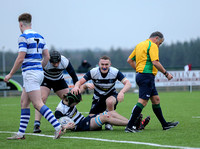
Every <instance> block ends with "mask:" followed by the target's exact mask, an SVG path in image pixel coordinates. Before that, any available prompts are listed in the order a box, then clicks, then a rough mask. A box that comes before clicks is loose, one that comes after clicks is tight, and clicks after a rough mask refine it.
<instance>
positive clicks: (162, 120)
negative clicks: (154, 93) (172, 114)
mask: <svg viewBox="0 0 200 149" xmlns="http://www.w3.org/2000/svg"><path fill="white" fill-rule="evenodd" d="M152 109H153V112H154V113H155V115H156V117H157V118H158V120H159V121H160V123H161V124H162V126H166V125H167V122H166V121H165V118H164V117H163V114H162V110H161V107H160V104H152Z"/></svg>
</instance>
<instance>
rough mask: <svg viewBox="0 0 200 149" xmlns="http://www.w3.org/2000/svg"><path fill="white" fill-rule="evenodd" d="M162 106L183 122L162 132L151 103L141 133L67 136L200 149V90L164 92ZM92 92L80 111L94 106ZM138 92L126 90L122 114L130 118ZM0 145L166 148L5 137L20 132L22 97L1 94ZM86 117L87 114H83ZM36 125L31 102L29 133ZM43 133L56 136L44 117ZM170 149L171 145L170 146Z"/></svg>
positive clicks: (54, 100)
mask: <svg viewBox="0 0 200 149" xmlns="http://www.w3.org/2000/svg"><path fill="white" fill-rule="evenodd" d="M159 95H160V98H161V107H162V111H163V114H164V117H165V119H166V120H167V121H172V120H175V121H179V122H180V124H179V125H178V126H177V127H176V128H173V129H170V130H169V131H163V130H162V127H161V125H160V123H159V121H158V120H157V118H156V117H155V115H154V113H153V111H152V108H151V103H150V102H149V103H148V105H147V106H146V107H145V108H144V109H143V112H142V113H143V115H144V116H148V115H150V116H151V120H150V123H149V125H148V126H147V127H146V129H145V130H144V131H142V132H140V133H125V132H124V127H117V126H114V130H113V131H105V130H104V129H103V130H102V131H90V132H89V131H88V132H71V131H68V132H67V133H65V134H64V135H63V136H64V137H87V138H100V139H108V140H118V141H136V142H146V143H154V144H160V145H168V146H182V147H196V148H197V147H199V148H200V141H199V140H200V135H199V134H200V118H194V117H195V116H196V117H197V116H198V117H200V110H199V106H200V98H199V97H200V92H192V93H189V92H165V93H164V92H163V93H162V92H161V93H160V94H159ZM91 98H92V95H83V101H82V102H81V103H80V104H79V105H77V108H78V110H79V111H80V112H88V111H89V110H90V106H91V101H92V100H91ZM137 99H138V95H137V94H134V93H127V94H126V95H125V100H124V102H122V103H119V104H118V107H117V111H118V113H120V114H121V115H123V116H125V117H127V118H129V117H130V115H131V111H132V108H133V106H134V105H135V104H136V102H137ZM58 102H59V99H58V97H57V96H50V97H49V99H48V101H47V106H48V107H49V108H51V109H52V111H54V110H55V107H56V106H57V104H58ZM0 109H1V112H0V131H2V132H1V133H0V148H1V149H3V148H9V149H10V148H20V149H23V148H29V149H32V148H38V149H39V148H40V149H41V148H52V149H54V148H59V149H62V148H70V149H73V148H78V149H79V148H81V149H85V148H87V149H88V148H95V149H96V148H97V149H98V148H99V149H100V148H102V147H103V148H109V149H110V148H123V149H124V148H141V149H143V148H147V149H153V148H163V147H155V146H149V145H140V144H130V143H117V142H105V141H95V140H83V139H75V138H60V139H58V140H53V139H52V138H49V137H43V136H33V135H28V134H26V139H25V140H6V137H9V136H11V134H10V133H5V132H6V131H9V132H17V131H18V127H19V118H20V111H21V110H20V97H7V98H3V97H0ZM83 114H84V115H85V116H86V115H87V114H86V113H83ZM33 124H34V109H33V106H32V105H31V119H30V121H29V125H28V127H27V130H26V133H32V132H33ZM41 129H42V134H45V135H53V133H54V129H53V127H52V126H51V125H50V124H49V123H48V122H47V121H46V120H45V119H44V118H42V125H41ZM168 148H169V147H168Z"/></svg>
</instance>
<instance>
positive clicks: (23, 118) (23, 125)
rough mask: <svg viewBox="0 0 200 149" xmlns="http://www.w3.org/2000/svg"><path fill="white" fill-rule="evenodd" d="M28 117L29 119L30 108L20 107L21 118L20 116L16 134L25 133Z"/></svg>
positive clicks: (21, 134)
mask: <svg viewBox="0 0 200 149" xmlns="http://www.w3.org/2000/svg"><path fill="white" fill-rule="evenodd" d="M29 119H30V109H21V118H20V126H19V131H18V135H20V136H23V135H24V134H25V131H26V128H27V125H28V122H29Z"/></svg>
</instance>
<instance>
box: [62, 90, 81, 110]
mask: <svg viewBox="0 0 200 149" xmlns="http://www.w3.org/2000/svg"><path fill="white" fill-rule="evenodd" d="M81 100H82V97H81V94H78V95H75V94H72V93H70V92H69V93H67V94H64V95H63V103H64V104H66V105H67V106H69V107H73V106H75V105H76V104H78V103H79V102H80V101H81Z"/></svg>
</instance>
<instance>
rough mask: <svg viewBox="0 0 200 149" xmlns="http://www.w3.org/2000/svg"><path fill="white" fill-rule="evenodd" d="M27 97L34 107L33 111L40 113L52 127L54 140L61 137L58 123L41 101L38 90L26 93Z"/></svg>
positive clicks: (60, 128)
mask: <svg viewBox="0 0 200 149" xmlns="http://www.w3.org/2000/svg"><path fill="white" fill-rule="evenodd" d="M28 96H29V98H30V100H31V102H32V104H33V106H34V108H35V109H37V110H38V111H40V113H41V114H42V115H43V116H44V117H45V119H46V120H47V121H49V123H51V125H52V126H53V127H54V129H55V130H56V131H55V137H54V139H57V138H59V137H60V135H62V134H61V133H62V127H61V125H60V123H59V122H58V121H57V119H56V118H55V116H54V115H53V113H52V111H51V109H49V108H48V107H47V106H46V105H45V104H44V103H43V101H42V99H41V92H40V90H34V91H31V92H29V93H28Z"/></svg>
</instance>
